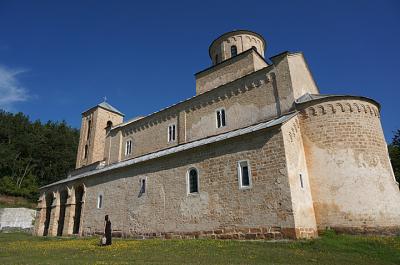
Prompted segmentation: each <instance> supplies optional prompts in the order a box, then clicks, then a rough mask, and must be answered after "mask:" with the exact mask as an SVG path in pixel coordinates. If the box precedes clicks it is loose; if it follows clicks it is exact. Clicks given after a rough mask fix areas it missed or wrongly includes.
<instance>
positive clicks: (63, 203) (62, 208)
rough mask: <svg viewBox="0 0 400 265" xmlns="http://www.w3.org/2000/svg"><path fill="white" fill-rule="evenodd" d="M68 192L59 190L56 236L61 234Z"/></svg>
mask: <svg viewBox="0 0 400 265" xmlns="http://www.w3.org/2000/svg"><path fill="white" fill-rule="evenodd" d="M67 199H68V192H67V190H63V191H61V192H60V214H59V217H58V228H57V236H62V233H63V230H64V223H65V208H66V206H67Z"/></svg>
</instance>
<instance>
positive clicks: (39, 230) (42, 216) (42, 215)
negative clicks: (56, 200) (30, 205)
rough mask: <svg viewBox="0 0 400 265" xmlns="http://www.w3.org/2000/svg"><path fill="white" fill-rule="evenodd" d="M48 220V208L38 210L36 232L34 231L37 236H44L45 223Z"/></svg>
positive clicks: (38, 208)
mask: <svg viewBox="0 0 400 265" xmlns="http://www.w3.org/2000/svg"><path fill="white" fill-rule="evenodd" d="M45 220H46V207H44V208H42V207H37V208H36V218H35V230H34V231H33V233H34V235H36V236H43V232H44V222H45Z"/></svg>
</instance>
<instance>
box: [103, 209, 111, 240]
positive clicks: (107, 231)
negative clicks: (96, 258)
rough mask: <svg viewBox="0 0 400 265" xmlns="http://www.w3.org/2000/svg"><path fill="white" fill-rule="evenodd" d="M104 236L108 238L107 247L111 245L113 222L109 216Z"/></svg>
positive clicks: (106, 218) (106, 219) (106, 220)
mask: <svg viewBox="0 0 400 265" xmlns="http://www.w3.org/2000/svg"><path fill="white" fill-rule="evenodd" d="M104 236H105V237H106V246H108V245H111V221H110V219H109V218H108V215H106V217H105V220H104Z"/></svg>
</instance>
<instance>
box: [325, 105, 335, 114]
mask: <svg viewBox="0 0 400 265" xmlns="http://www.w3.org/2000/svg"><path fill="white" fill-rule="evenodd" d="M326 106H327V109H330V110H331V113H336V110H335V107H334V106H333V105H332V104H327V105H326Z"/></svg>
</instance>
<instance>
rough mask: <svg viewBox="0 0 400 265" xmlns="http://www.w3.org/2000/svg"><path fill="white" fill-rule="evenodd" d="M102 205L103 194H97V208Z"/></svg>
mask: <svg viewBox="0 0 400 265" xmlns="http://www.w3.org/2000/svg"><path fill="white" fill-rule="evenodd" d="M102 207H103V195H99V196H98V197H97V209H101V208H102Z"/></svg>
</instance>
